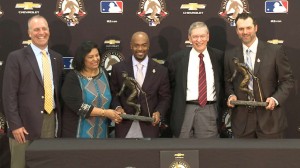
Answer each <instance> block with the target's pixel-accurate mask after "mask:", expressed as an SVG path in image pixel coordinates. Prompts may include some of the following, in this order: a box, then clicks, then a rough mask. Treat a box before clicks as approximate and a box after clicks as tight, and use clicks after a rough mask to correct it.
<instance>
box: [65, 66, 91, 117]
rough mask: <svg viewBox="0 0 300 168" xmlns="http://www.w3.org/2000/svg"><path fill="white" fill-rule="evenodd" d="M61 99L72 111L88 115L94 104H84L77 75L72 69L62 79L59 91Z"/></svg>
mask: <svg viewBox="0 0 300 168" xmlns="http://www.w3.org/2000/svg"><path fill="white" fill-rule="evenodd" d="M61 95H62V98H63V101H64V103H65V105H66V106H68V107H69V108H70V109H71V110H72V111H73V112H74V113H76V114H77V115H81V116H84V117H89V116H90V114H91V112H92V110H93V108H94V106H93V105H89V104H85V103H84V102H83V100H82V90H81V87H80V83H79V81H78V77H77V75H76V73H75V72H74V71H70V72H69V73H68V74H67V76H66V78H65V81H64V84H63V86H62V92H61Z"/></svg>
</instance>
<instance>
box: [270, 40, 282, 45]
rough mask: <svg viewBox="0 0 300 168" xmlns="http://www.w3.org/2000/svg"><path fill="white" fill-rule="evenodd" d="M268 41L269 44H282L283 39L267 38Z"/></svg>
mask: <svg viewBox="0 0 300 168" xmlns="http://www.w3.org/2000/svg"><path fill="white" fill-rule="evenodd" d="M268 43H271V44H282V43H283V40H278V39H273V40H268Z"/></svg>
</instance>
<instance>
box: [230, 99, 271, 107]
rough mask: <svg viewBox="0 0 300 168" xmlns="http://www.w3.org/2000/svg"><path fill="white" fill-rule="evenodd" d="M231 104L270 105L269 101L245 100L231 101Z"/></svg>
mask: <svg viewBox="0 0 300 168" xmlns="http://www.w3.org/2000/svg"><path fill="white" fill-rule="evenodd" d="M230 104H233V105H236V106H255V107H256V106H261V107H266V106H267V105H268V103H267V102H257V101H243V100H236V101H230Z"/></svg>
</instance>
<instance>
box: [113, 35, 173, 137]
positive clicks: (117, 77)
mask: <svg viewBox="0 0 300 168" xmlns="http://www.w3.org/2000/svg"><path fill="white" fill-rule="evenodd" d="M149 47H150V42H149V37H148V35H147V34H146V33H145V32H135V33H134V34H133V35H132V38H131V42H130V48H131V50H132V56H130V57H127V58H126V59H125V60H124V61H122V62H119V63H117V64H114V65H113V68H112V73H111V80H110V81H111V83H110V84H111V92H112V96H113V99H112V103H111V105H112V108H115V109H116V110H117V111H120V112H122V113H123V116H122V118H123V120H122V122H121V123H119V124H116V127H115V135H116V138H157V137H159V122H160V119H161V118H163V117H164V115H165V114H166V112H167V110H168V109H169V107H170V101H171V93H170V84H169V77H168V71H167V68H165V67H163V66H162V65H160V64H158V63H156V62H154V61H153V60H152V59H151V57H149V56H148V51H149ZM125 114H126V115H125ZM124 115H125V116H124ZM128 116H131V117H128ZM132 116H133V117H132ZM141 117H143V118H145V117H148V118H150V119H152V120H150V122H149V121H143V120H140V118H141ZM126 118H131V119H130V120H128V119H126Z"/></svg>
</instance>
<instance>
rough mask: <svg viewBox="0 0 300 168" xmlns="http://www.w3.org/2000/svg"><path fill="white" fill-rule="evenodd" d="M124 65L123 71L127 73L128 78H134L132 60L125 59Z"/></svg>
mask: <svg viewBox="0 0 300 168" xmlns="http://www.w3.org/2000/svg"><path fill="white" fill-rule="evenodd" d="M125 63H126V67H125V71H126V72H127V73H128V76H130V77H133V78H134V73H133V64H132V58H131V57H129V58H128V59H125Z"/></svg>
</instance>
